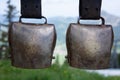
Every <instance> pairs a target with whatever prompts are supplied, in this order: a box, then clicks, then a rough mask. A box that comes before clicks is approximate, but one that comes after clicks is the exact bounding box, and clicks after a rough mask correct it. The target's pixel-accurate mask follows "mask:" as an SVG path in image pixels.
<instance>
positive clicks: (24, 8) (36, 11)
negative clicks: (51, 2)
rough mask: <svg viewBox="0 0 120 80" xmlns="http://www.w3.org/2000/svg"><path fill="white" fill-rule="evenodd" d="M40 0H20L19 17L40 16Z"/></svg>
mask: <svg viewBox="0 0 120 80" xmlns="http://www.w3.org/2000/svg"><path fill="white" fill-rule="evenodd" d="M41 11H42V8H41V0H21V17H23V18H39V19H41V18H42V13H41Z"/></svg>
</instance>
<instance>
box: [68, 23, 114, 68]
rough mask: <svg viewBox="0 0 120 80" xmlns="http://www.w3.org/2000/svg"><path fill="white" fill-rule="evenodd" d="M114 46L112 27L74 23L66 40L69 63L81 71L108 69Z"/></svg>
mask: <svg viewBox="0 0 120 80" xmlns="http://www.w3.org/2000/svg"><path fill="white" fill-rule="evenodd" d="M112 44H113V30H112V26H110V25H83V24H74V23H72V24H70V26H69V28H68V31H67V38H66V45H67V50H68V56H67V58H68V62H69V64H70V66H72V67H76V68H81V69H104V68H108V67H109V63H110V56H111V48H112Z"/></svg>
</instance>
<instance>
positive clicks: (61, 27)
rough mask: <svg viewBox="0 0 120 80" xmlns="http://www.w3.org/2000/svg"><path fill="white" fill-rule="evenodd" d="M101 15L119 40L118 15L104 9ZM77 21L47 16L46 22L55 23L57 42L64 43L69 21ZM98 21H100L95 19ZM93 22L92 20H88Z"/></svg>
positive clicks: (3, 21) (2, 18) (2, 21)
mask: <svg viewBox="0 0 120 80" xmlns="http://www.w3.org/2000/svg"><path fill="white" fill-rule="evenodd" d="M101 14H102V17H104V18H105V21H106V24H110V25H112V26H113V30H114V34H115V35H114V37H115V40H120V17H117V16H115V15H111V14H109V13H107V12H105V11H102V13H101ZM18 19H19V17H17V18H15V19H14V21H18ZM39 21H40V20H34V21H32V22H38V23H40V22H39ZM76 22H77V17H61V16H58V17H52V18H48V23H52V24H55V27H56V30H57V40H58V44H61V43H65V35H66V31H67V28H68V26H69V24H70V23H76ZM84 22H85V23H88V22H89V21H88V20H87V21H85V20H84ZM97 22H100V21H97ZM1 23H2V24H3V23H6V21H5V18H4V16H2V15H0V24H1ZM90 23H91V24H92V23H95V22H94V21H92V22H90Z"/></svg>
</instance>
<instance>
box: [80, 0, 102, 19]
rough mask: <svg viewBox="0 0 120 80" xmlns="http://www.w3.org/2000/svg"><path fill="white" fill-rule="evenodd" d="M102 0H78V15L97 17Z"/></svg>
mask: <svg viewBox="0 0 120 80" xmlns="http://www.w3.org/2000/svg"><path fill="white" fill-rule="evenodd" d="M101 3H102V0H80V1H79V15H80V18H81V19H99V18H100V14H101Z"/></svg>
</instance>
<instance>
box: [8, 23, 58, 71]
mask: <svg viewBox="0 0 120 80" xmlns="http://www.w3.org/2000/svg"><path fill="white" fill-rule="evenodd" d="M55 44H56V30H55V27H54V25H53V24H30V23H22V22H15V23H13V24H12V25H11V26H10V28H9V45H10V49H11V59H12V65H13V66H15V67H20V68H28V69H29V68H31V69H34V68H35V69H36V68H47V67H50V66H51V61H52V59H54V57H53V51H54V48H55Z"/></svg>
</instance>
